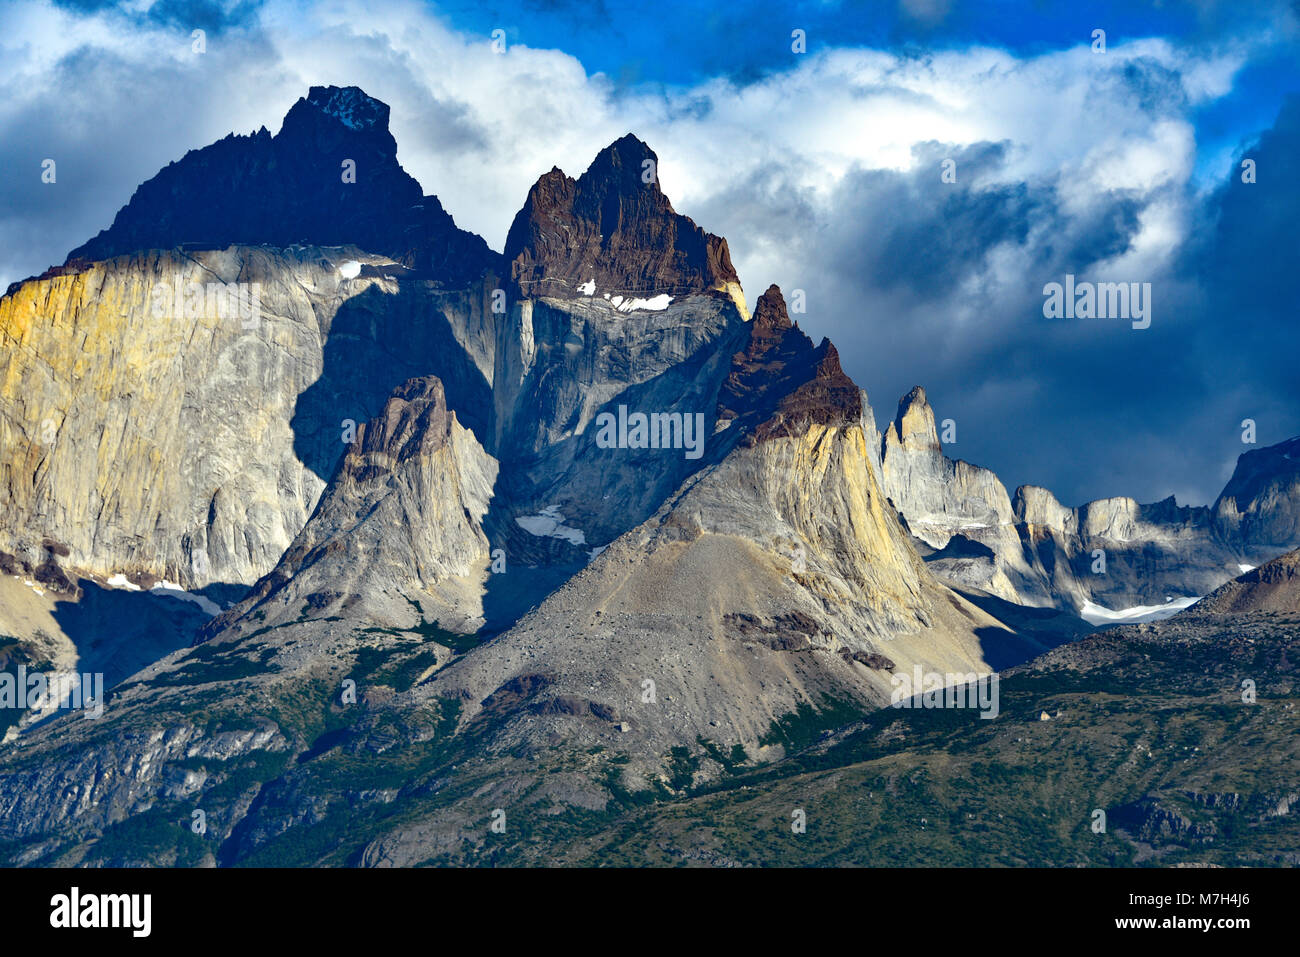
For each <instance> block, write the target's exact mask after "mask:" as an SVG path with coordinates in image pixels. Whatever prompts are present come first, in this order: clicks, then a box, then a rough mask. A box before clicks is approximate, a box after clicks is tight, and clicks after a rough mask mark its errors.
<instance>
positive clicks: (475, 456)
mask: <svg viewBox="0 0 1300 957" xmlns="http://www.w3.org/2000/svg"><path fill="white" fill-rule="evenodd" d="M496 477H497V463H496V460H495V459H493V458H492V457H491V456H490V455H488V454H487V453H486V452H485V451H483V448H482V446H481V445H479V443H478V441H477V440H476V439H475V438H474V436H473V434H472V433H470V432H469V431H468V430H467V429H466V428H464V426H462V425H461V424H460V423H459V422H457V421H456V414H455V412H453V411H449V410H448V409H447V404H446V397H445V395H444V392H443V387H442V383H441V382H439V381H438V379H436V378H434V377H433V376H424V377H420V378H414V379H410V380H408V381H407V382H405V383H403V384H402V385H401V386H399V387H398V388H397V389H396V390H395V391H394V393H393V395H392V396H391V397H390V398H389V400H388V401H387V402H386V403H385V405H384V408H383V410H382V411H381V412H380V413H379V415H377V416H376V417H375V418H373V419H371V420H370V421H369V422H366V423H364V424H362V425H360V426H358V428H357V432H356V436H355V438H354V440H353V441H352V442H351V443H350V445H349V447H348V449H347V451H346V453H345V454H344V456H343V458H342V459H341V460H340V461H339V466H338V470H337V472H336V473H335V475H334V478H333V480H332V481H331V482H330V485H329V487H328V489H327V491H326V493H325V494H324V496H323V497H322V499H321V502H320V504H319V506H318V507H317V508H316V510H315V512H313V513H312V517H311V520H310V521H309V522H308V523H307V524H306V526H305V527H304V528H303V529H302V531H301V532H299V534H298V536H297V537H296V538H295V539H294V541H293V543H292V544H291V545H290V546H289V548H288V550H287V551H286V552H285V553H284V556H283V557H282V558H281V559H280V561H279V563H278V564H277V565H276V567H275V568H274V569H273V570H272V571H271V572H270V573H269V574H268V575H266V576H265V577H264V578H262V579H261V580H260V581H259V582H257V584H256V585H254V586H253V588H252V589H251V590H250V592H249V594H248V596H247V597H246V598H245V599H244V600H243V601H241V602H240V603H239V604H238V605H236V606H235V607H234V608H232V609H230V610H229V611H227V612H225V613H224V614H223V615H221V616H220V617H218V618H216V619H214V620H213V621H212V622H211V623H210V624H209V625H208V626H207V627H206V628H205V630H204V635H205V636H207V635H216V634H222V633H225V634H227V635H228V636H234V635H239V634H241V633H246V632H248V631H252V630H255V629H257V628H264V627H266V626H268V625H276V624H284V623H286V622H298V621H304V620H312V619H323V618H329V617H331V616H334V617H337V616H338V615H339V614H340V613H341V612H344V611H346V613H347V614H348V616H349V617H350V618H353V619H357V620H364V621H366V622H368V623H370V624H372V625H376V626H380V627H402V628H411V627H419V626H421V625H424V624H426V623H433V622H436V623H438V624H439V625H440V626H441V627H443V628H445V629H447V630H450V631H457V632H472V631H475V630H477V629H478V627H480V626H481V625H482V623H483V619H482V600H481V595H482V590H483V581H484V579H485V578H486V576H487V574H488V564H489V561H490V558H489V545H488V540H487V536H486V535H485V534H484V533H483V528H482V521H483V518H484V516H485V515H486V514H487V511H488V503H489V501H490V499H491V497H492V488H493V485H494V484H495V482H496Z"/></svg>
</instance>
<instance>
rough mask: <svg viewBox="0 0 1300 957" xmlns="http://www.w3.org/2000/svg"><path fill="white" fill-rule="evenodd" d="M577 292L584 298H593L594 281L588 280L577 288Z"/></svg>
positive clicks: (594, 290) (594, 292)
mask: <svg viewBox="0 0 1300 957" xmlns="http://www.w3.org/2000/svg"><path fill="white" fill-rule="evenodd" d="M578 292H580V293H582V294H583V295H584V296H594V295H595V294H596V280H594V279H588V280H587V281H586V282H584V283H583V284H582V285H581V286H579V287H578Z"/></svg>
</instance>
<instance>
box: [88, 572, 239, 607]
mask: <svg viewBox="0 0 1300 957" xmlns="http://www.w3.org/2000/svg"><path fill="white" fill-rule="evenodd" d="M105 584H106V585H108V587H109V588H122V589H125V590H126V591H143V590H144V589H142V588H141V587H140V586H139V585H136V584H134V583H133V582H131V581H130V580H129V579H128V578H127V577H126V576H125V575H123V574H122V573H121V572H118V573H117V574H116V575H112V576H110V577H109V579H108V581H107V582H105ZM149 594H151V595H157V596H158V597H160V598H177V599H180V600H181V601H190V602H193V603H194V604H196V605H198V606H199V607H200V608H202V609H203V610H204V611H205V612H207V613H208V614H209V615H219V614H221V606H220V605H218V604H217V603H216V602H215V601H213V600H212V599H211V598H206V597H204V596H203V595H196V594H194V593H193V592H188V591H186V590H185V589H184V588H182V587H181V586H180V585H177V584H176V583H175V582H169V581H166V580H164V581H160V582H158V583H157V584H156V585H154V586H153V587H152V588H150V589H149Z"/></svg>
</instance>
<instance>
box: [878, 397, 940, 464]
mask: <svg viewBox="0 0 1300 957" xmlns="http://www.w3.org/2000/svg"><path fill="white" fill-rule="evenodd" d="M890 432H891V433H892V436H890V437H892V438H893V439H895V440H896V441H897V442H898V444H899V445H901V446H902V447H903V448H905V449H931V450H941V449H942V446H940V444H939V433H938V431H937V430H936V429H935V425H934V410H933V409H931V408H930V402H929V400H928V399H927V398H926V396H925V389H923V388H921V387H920V386H919V385H918V386H913V387H912V390H911V391H910V392H908V393H907V395H905V396H903V397H902V398H901V399H899V400H898V412H897V414H895V416H894V421H893V424H892V425H891V426H890Z"/></svg>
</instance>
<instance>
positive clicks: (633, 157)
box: [505, 133, 744, 312]
mask: <svg viewBox="0 0 1300 957" xmlns="http://www.w3.org/2000/svg"><path fill="white" fill-rule="evenodd" d="M658 162H659V158H658V156H656V154H655V152H654V150H652V149H651V148H650V147H649V146H648V145H647V144H646V143H645V142H644V141H642V140H640V139H638V138H637V137H636V136H634V135H633V134H631V133H629V134H627V135H626V136H623V137H621V138H619V139H617V140H615V141H614V142H613V143H611V144H610V145H609V146H607V147H605V148H604V149H602V150H601V151H600V152H599V153H597V154H596V158H595V159H594V160H592V162H591V165H590V166H588V167H587V170H586V172H584V173H583V174H582V175H581V176H580V177H578V178H577V179H576V180H575V179H573V178H572V177H570V176H567V175H565V174H564V173H563V172H562V171H560V170H559V169H558V168H552V169H551V171H550V172H548V173H545V174H543V175H542V176H541V177H540V178H539V179H538V180H537V182H536V183H535V184H534V185H533V188H532V189H531V190H529V192H528V199H527V200H526V202H525V203H524V207H523V209H521V210H520V211H519V213H518V214H517V215H516V216H515V219H514V222H513V223H512V224H511V226H510V232H509V235H507V237H506V248H505V256H506V259H507V260H508V261H509V262H510V270H511V278H512V279H513V280H514V281H515V283H516V284H517V285H518V287H519V289H520V291H521V293H522V294H523V295H525V296H534V295H541V296H560V297H575V296H578V295H583V294H584V292H583V291H582V289H583V288H591V287H590V286H589V284H591V283H594V290H595V293H592V294H600V295H605V294H610V295H613V294H617V295H622V296H629V295H633V296H651V295H659V294H664V293H667V294H668V295H670V296H674V297H677V296H688V295H696V294H699V293H704V292H708V291H711V290H716V291H720V292H726V293H728V294H729V295H731V296H732V298H733V299H735V300H736V301H737V304H738V306H739V305H741V304H743V301H744V300H743V297H741V296H740V295H739V293H740V281H739V278H738V277H737V276H736V270H735V268H734V267H733V266H732V264H731V254H730V251H729V250H728V249H727V242H726V240H725V239H722V238H721V237H719V236H714V235H713V234H711V233H707V232H705V231H704V230H703V229H701V228H700V227H698V226H696V225H695V223H694V222H692V221H691V219H690V218H688V217H686V216H682V215H680V214H679V213H678V212H676V210H674V209H673V206H672V203H670V202H669V201H668V197H667V196H665V195H664V193H663V191H662V190H661V189H660V188H659V175H658V171H659V167H658ZM741 311H742V312H744V309H743V307H742V308H741Z"/></svg>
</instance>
